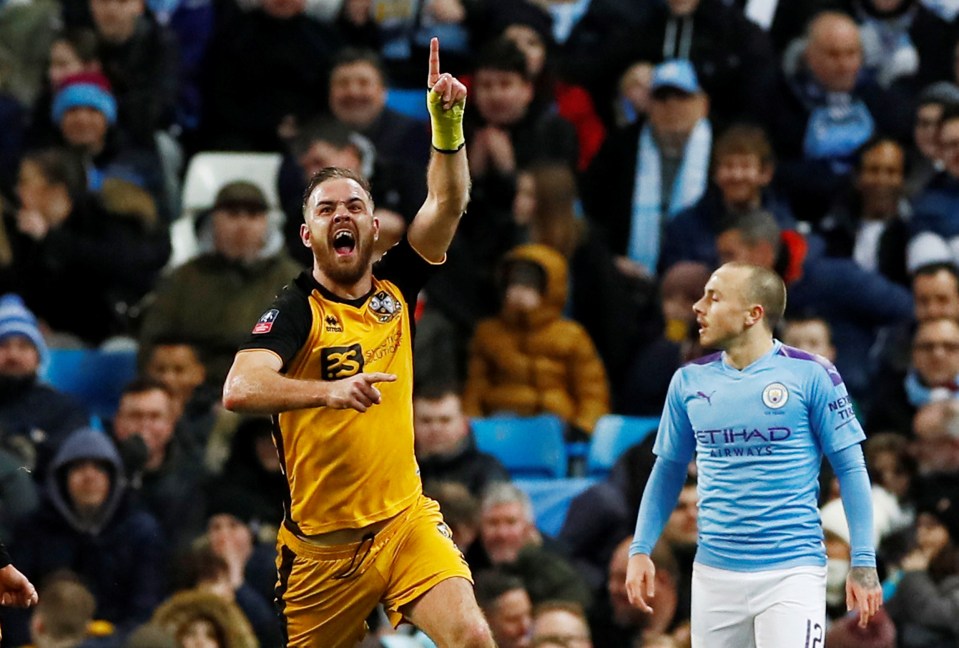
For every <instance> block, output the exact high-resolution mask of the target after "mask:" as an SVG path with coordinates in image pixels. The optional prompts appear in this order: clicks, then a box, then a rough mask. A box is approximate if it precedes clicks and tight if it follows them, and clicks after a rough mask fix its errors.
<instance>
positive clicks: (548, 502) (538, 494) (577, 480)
mask: <svg viewBox="0 0 959 648" xmlns="http://www.w3.org/2000/svg"><path fill="white" fill-rule="evenodd" d="M598 481H599V480H598V479H596V478H591V477H568V478H565V479H515V480H513V483H514V484H516V485H517V486H519V487H520V488H521V489H523V491H524V492H525V493H526V494H527V495H529V498H530V499H531V500H532V501H533V513H534V515H535V516H536V527H537V528H538V529H539V530H540V531H542V532H544V533H547V534H549V535H551V536H553V537H555V536H557V535H559V531H560V529H562V528H563V522H564V521H565V520H566V512H567V511H569V504H570V502H572V501H573V498H574V497H576V496H577V495H579V494H580V493H582V492H583V491H584V490H586V489H587V488H589V487H590V486H592V485H593V484H595V483H596V482H598Z"/></svg>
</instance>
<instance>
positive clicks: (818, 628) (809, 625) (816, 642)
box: [803, 619, 823, 648]
mask: <svg viewBox="0 0 959 648" xmlns="http://www.w3.org/2000/svg"><path fill="white" fill-rule="evenodd" d="M822 635H823V632H822V624H821V623H815V622H813V620H812V619H806V643H805V644H803V648H821V646H822Z"/></svg>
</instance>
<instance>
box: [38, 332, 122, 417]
mask: <svg viewBox="0 0 959 648" xmlns="http://www.w3.org/2000/svg"><path fill="white" fill-rule="evenodd" d="M136 374H137V354H136V351H135V350H123V351H100V350H97V349H50V360H49V362H48V363H47V365H46V367H45V369H44V371H43V374H42V375H41V378H42V380H43V381H44V382H46V383H48V384H50V385H52V386H53V387H54V388H56V389H58V390H60V391H62V392H66V393H67V394H71V395H73V396H76V397H77V398H78V399H79V400H80V401H81V402H82V403H84V404H86V406H87V407H88V408H89V409H90V413H91V414H92V415H93V416H95V417H97V418H99V419H101V420H107V419H110V418H113V414H114V413H115V412H116V410H117V405H118V404H119V402H120V392H121V391H122V390H123V388H124V387H125V386H126V384H127V383H129V382H130V381H131V380H133V378H134V377H135V376H136Z"/></svg>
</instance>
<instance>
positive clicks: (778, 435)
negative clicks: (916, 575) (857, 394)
mask: <svg viewBox="0 0 959 648" xmlns="http://www.w3.org/2000/svg"><path fill="white" fill-rule="evenodd" d="M864 439H865V434H864V433H863V430H862V427H861V426H860V424H859V422H858V420H857V419H856V415H855V414H854V412H853V407H852V402H851V400H850V398H849V396H848V394H847V393H846V387H845V385H843V382H842V378H841V377H840V376H839V373H838V372H837V371H836V369H835V367H833V365H832V364H831V363H830V362H829V361H827V360H826V359H825V358H822V357H821V356H816V355H812V354H809V353H806V352H805V351H800V350H799V349H795V348H793V347H789V346H786V345H784V344H782V343H781V342H779V341H778V340H775V341H774V344H773V348H772V350H771V351H770V352H769V353H767V354H766V355H764V356H763V357H761V358H759V359H758V360H756V361H755V362H753V363H752V364H751V365H749V366H748V367H746V368H744V369H743V370H741V371H740V370H737V369H735V368H733V367H731V366H730V365H728V364H726V362H725V361H724V360H723V356H722V354H720V353H716V354H712V355H709V356H706V357H704V358H701V359H699V360H697V361H695V362H693V363H691V364H688V365H686V366H685V367H683V368H681V369H680V370H679V371H677V372H676V374H675V375H674V376H673V379H672V382H671V383H670V386H669V393H668V394H667V397H666V408H665V410H664V412H663V418H662V422H661V424H660V428H659V434H658V435H657V438H656V445H655V447H654V452H655V453H656V454H657V455H658V456H661V457H663V458H665V459H670V460H672V461H675V462H680V463H682V464H686V463H688V462H689V461H690V460H691V459H692V457H693V453H694V452H695V453H696V465H697V467H698V472H699V476H698V492H699V548H698V550H697V554H696V560H697V561H698V562H700V563H702V564H704V565H709V566H712V567H717V568H721V569H731V570H736V571H754V570H762V569H773V568H775V569H785V568H789V567H797V566H805V565H825V564H826V557H825V550H824V547H823V543H822V529H821V526H820V521H819V511H818V508H817V504H818V496H819V480H818V478H819V468H820V465H821V462H822V457H823V453H826V454H832V453H835V452H838V451H840V450H843V449H845V448H848V447H849V446H852V445H855V444H858V443H860V442H862V441H863V440H864Z"/></svg>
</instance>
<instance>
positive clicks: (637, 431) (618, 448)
mask: <svg viewBox="0 0 959 648" xmlns="http://www.w3.org/2000/svg"><path fill="white" fill-rule="evenodd" d="M657 428H659V417H658V416H622V415H619V414H607V415H605V416H603V417H600V419H599V420H598V421H597V422H596V427H595V428H593V437H592V439H591V440H590V444H589V453H588V454H587V455H586V474H587V475H590V476H593V477H602V476H605V475H607V474H609V471H610V470H612V469H613V464H615V463H616V460H617V459H619V457H620V455H622V454H623V453H624V452H626V450H628V449H629V448H630V446H633V445H636V444H637V443H641V442H642V441H643V440H645V439H646V437H647V436H649V435H650V434H653V433H655V432H656V430H657Z"/></svg>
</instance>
